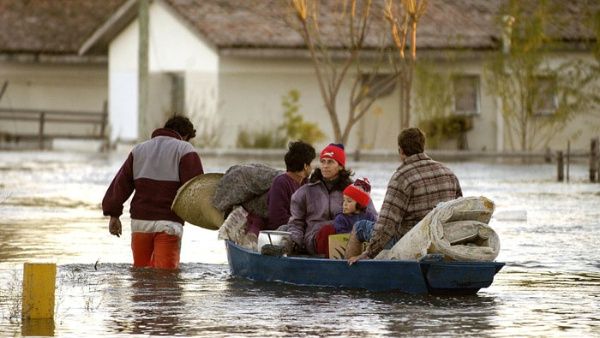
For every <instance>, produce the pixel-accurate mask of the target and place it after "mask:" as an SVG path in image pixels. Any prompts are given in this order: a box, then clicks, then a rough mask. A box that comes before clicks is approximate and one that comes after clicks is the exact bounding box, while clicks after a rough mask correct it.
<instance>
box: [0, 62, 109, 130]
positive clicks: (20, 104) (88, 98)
mask: <svg viewBox="0 0 600 338" xmlns="http://www.w3.org/2000/svg"><path fill="white" fill-rule="evenodd" d="M107 75H108V74H107V70H106V65H105V64H100V65H98V64H85V65H83V64H78V65H74V64H56V63H45V64H42V63H17V62H0V86H1V85H2V84H3V83H4V82H5V81H8V87H7V89H6V91H5V93H4V95H3V96H2V98H0V108H9V109H17V108H19V109H34V110H37V109H39V110H62V111H79V112H101V111H102V109H103V104H104V102H105V101H106V100H107V89H106V88H107V84H108V81H107ZM38 128H39V123H38V122H37V121H35V122H33V121H32V122H24V121H17V120H0V133H2V132H10V133H15V132H16V133H18V134H37V132H38ZM98 128H99V127H95V128H94V127H92V126H91V125H82V124H65V123H48V124H46V125H45V131H46V132H47V133H58V132H60V133H61V134H68V133H70V132H77V134H81V133H82V132H83V133H89V134H94V133H98V132H99V130H97V129H98Z"/></svg>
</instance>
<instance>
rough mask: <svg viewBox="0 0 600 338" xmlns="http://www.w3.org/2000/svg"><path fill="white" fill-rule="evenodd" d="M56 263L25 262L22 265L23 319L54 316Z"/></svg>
mask: <svg viewBox="0 0 600 338" xmlns="http://www.w3.org/2000/svg"><path fill="white" fill-rule="evenodd" d="M55 283H56V264H54V263H25V264H24V265H23V294H22V303H21V306H22V309H21V311H22V312H21V316H22V318H23V319H49V318H54V289H55Z"/></svg>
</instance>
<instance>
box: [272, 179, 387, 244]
mask: <svg viewBox="0 0 600 338" xmlns="http://www.w3.org/2000/svg"><path fill="white" fill-rule="evenodd" d="M342 202H343V196H342V192H341V191H339V190H336V191H332V192H329V191H328V190H327V187H325V184H324V183H323V182H322V181H318V182H314V183H307V184H305V185H303V186H301V187H300V189H298V190H296V192H295V193H294V194H293V195H292V202H291V205H290V212H291V214H292V216H291V217H290V220H289V222H288V224H286V225H282V226H281V227H279V230H283V231H289V232H291V233H292V240H293V241H294V242H295V243H296V245H298V246H299V247H300V248H304V249H306V251H308V253H309V254H311V255H315V254H316V251H315V236H316V234H317V233H318V232H319V230H321V227H323V226H324V225H326V224H333V219H334V218H335V216H336V215H337V214H339V213H341V212H342ZM367 210H369V211H370V212H371V213H373V214H374V215H377V211H375V207H374V206H373V202H372V201H371V202H370V203H369V207H368V208H367Z"/></svg>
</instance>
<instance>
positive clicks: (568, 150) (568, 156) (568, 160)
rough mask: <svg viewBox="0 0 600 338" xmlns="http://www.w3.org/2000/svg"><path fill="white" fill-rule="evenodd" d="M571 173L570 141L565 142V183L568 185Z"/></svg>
mask: <svg viewBox="0 0 600 338" xmlns="http://www.w3.org/2000/svg"><path fill="white" fill-rule="evenodd" d="M570 172H571V141H567V183H569V179H570V177H569V176H570Z"/></svg>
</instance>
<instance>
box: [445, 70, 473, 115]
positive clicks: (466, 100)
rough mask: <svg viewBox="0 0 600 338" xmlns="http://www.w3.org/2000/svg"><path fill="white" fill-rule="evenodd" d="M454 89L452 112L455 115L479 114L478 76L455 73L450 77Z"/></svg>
mask: <svg viewBox="0 0 600 338" xmlns="http://www.w3.org/2000/svg"><path fill="white" fill-rule="evenodd" d="M452 86H453V89H454V113H455V114H457V115H477V114H479V106H480V105H479V76H478V75H455V76H453V77H452Z"/></svg>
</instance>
